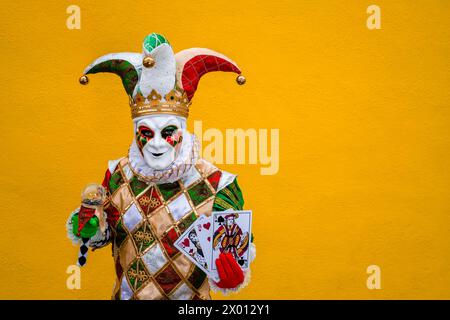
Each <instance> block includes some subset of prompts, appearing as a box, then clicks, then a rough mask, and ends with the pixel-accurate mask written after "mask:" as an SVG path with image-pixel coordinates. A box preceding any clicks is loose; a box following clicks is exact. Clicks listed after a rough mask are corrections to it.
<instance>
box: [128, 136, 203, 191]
mask: <svg viewBox="0 0 450 320" xmlns="http://www.w3.org/2000/svg"><path fill="white" fill-rule="evenodd" d="M198 150H199V146H198V141H197V137H196V136H195V135H194V134H190V133H189V132H187V131H186V132H185V133H184V134H183V142H182V143H181V147H180V152H179V154H178V156H177V157H176V158H175V160H174V161H173V162H172V164H171V165H170V166H169V167H167V168H166V169H163V170H156V169H153V168H150V167H149V166H148V165H147V163H146V162H145V160H144V157H143V156H142V153H141V151H140V150H139V148H138V146H137V144H136V141H135V140H133V142H132V144H131V146H130V150H129V151H128V160H129V163H130V168H131V170H132V171H133V172H134V173H135V174H136V175H137V176H138V177H139V178H140V179H141V180H144V181H145V182H148V183H172V182H175V181H177V180H179V179H181V178H182V177H183V176H184V175H185V174H187V173H188V172H189V170H190V169H191V168H192V167H193V166H194V165H195V164H196V163H197V160H198V154H199V152H198Z"/></svg>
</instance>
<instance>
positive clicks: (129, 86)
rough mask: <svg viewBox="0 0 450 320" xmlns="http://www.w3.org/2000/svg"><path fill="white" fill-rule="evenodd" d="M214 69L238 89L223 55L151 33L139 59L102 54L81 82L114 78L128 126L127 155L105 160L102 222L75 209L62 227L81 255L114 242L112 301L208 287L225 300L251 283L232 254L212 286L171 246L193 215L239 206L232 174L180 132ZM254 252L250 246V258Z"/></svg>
mask: <svg viewBox="0 0 450 320" xmlns="http://www.w3.org/2000/svg"><path fill="white" fill-rule="evenodd" d="M211 71H226V72H234V73H236V74H238V77H237V79H236V80H237V82H238V83H239V84H243V83H244V82H245V78H244V77H243V76H242V75H241V71H240V69H239V68H238V67H237V65H236V63H234V62H233V61H231V60H230V59H229V58H227V57H226V56H224V55H222V54H219V53H217V52H214V51H212V50H209V49H201V48H192V49H187V50H183V51H181V52H178V53H177V54H174V52H173V50H172V47H171V45H170V44H169V42H168V41H167V39H166V38H165V37H164V36H162V35H159V34H155V33H153V34H151V35H149V36H147V37H146V38H145V39H144V42H143V53H142V54H141V53H113V54H108V55H105V56H102V57H100V58H98V59H97V60H95V61H94V62H93V63H92V64H91V65H89V66H88V67H87V68H86V69H85V72H84V75H83V76H82V77H81V78H80V83H81V84H87V83H88V81H89V79H88V78H87V75H88V74H94V73H98V72H111V73H115V74H117V75H118V76H120V77H121V79H122V83H123V86H124V88H125V91H126V93H127V94H128V97H129V100H130V108H131V117H132V119H133V126H134V139H133V141H132V143H131V146H130V148H129V152H128V155H127V156H126V157H123V158H120V159H118V160H115V161H110V162H109V164H108V169H107V170H106V174H105V178H104V180H103V183H102V185H103V187H104V188H105V191H106V197H105V200H104V202H103V205H102V208H97V209H96V211H95V212H97V213H98V212H102V213H103V214H104V216H103V217H101V216H100V218H99V217H98V216H93V214H91V216H86V215H84V214H83V215H82V213H83V212H84V211H80V208H78V209H77V210H75V211H74V212H73V213H72V214H71V215H70V217H69V219H68V222H67V229H68V235H69V238H70V239H72V240H73V242H75V243H83V244H85V245H86V248H85V250H83V251H84V252H86V251H87V246H89V247H91V248H92V249H97V248H101V247H104V246H106V245H108V244H109V243H111V244H112V252H113V257H114V263H115V270H116V276H117V279H116V283H115V287H114V289H113V294H112V298H113V299H121V300H125V299H210V289H213V290H215V291H217V290H219V291H222V292H223V293H228V292H230V291H238V290H239V289H240V288H242V287H243V286H245V285H246V284H247V283H248V282H249V279H250V269H248V270H246V271H245V272H244V271H242V270H241V268H240V267H239V265H238V264H237V263H236V261H235V259H234V258H233V257H232V255H230V254H225V253H223V254H221V255H220V256H219V259H218V260H219V261H216V263H219V264H220V265H221V272H219V276H220V281H218V282H215V281H214V280H212V279H209V278H208V277H207V276H206V274H205V273H204V272H203V271H202V270H200V269H199V268H198V267H197V266H195V265H194V264H193V263H192V262H190V260H189V259H188V258H186V256H184V255H183V254H182V253H181V252H179V251H178V250H177V249H176V248H175V247H174V242H175V240H176V239H177V238H178V237H179V236H180V235H181V234H182V233H183V232H184V231H185V230H186V229H187V228H188V227H189V226H190V225H191V224H192V223H193V222H194V221H195V220H196V219H197V218H198V217H199V216H200V215H210V214H211V212H212V211H224V210H228V209H234V210H241V209H243V204H244V200H243V197H242V193H241V190H240V188H239V185H238V183H237V181H236V176H235V175H233V174H231V173H228V172H226V171H223V170H220V169H218V168H216V167H215V166H214V165H212V164H211V163H209V162H207V161H205V160H204V159H202V158H200V157H199V146H198V141H197V139H196V137H195V135H193V134H190V133H189V132H188V131H187V129H186V119H187V117H188V112H189V106H190V104H191V101H192V98H193V96H194V94H195V91H196V89H197V85H198V82H199V80H200V78H201V77H202V76H203V75H204V74H205V73H208V72H211ZM82 208H84V207H82ZM91 211H92V212H94V210H93V209H92V210H91ZM86 217H87V218H86ZM99 220H100V221H99ZM102 221H103V223H100V222H102ZM100 225H103V227H100ZM82 240H83V242H82ZM255 253H256V250H255V247H254V245H253V243H252V244H251V258H252V257H254V256H255ZM82 254H84V253H83V252H82Z"/></svg>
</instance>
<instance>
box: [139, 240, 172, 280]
mask: <svg viewBox="0 0 450 320" xmlns="http://www.w3.org/2000/svg"><path fill="white" fill-rule="evenodd" d="M142 261H144V264H145V265H146V267H147V269H148V270H149V271H150V273H151V274H155V273H156V272H158V270H159V269H161V268H162V267H163V266H164V265H165V264H166V262H167V258H166V257H165V256H164V253H163V252H162V250H161V247H160V246H159V244H156V245H154V246H153V247H152V248H150V250H148V251H147V253H146V254H144V255H143V256H142Z"/></svg>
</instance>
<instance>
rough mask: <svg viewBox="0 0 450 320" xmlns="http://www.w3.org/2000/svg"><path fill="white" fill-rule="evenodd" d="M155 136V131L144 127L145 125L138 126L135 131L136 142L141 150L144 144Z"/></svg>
mask: <svg viewBox="0 0 450 320" xmlns="http://www.w3.org/2000/svg"><path fill="white" fill-rule="evenodd" d="M154 136H155V133H154V132H153V130H152V129H150V128H148V127H146V126H140V127H139V128H138V131H137V132H136V142H137V144H138V146H139V149H141V150H142V148H144V146H145V145H146V144H147V142H149V141H150V140H151V139H152V138H153V137H154Z"/></svg>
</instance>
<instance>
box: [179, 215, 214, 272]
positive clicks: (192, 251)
mask: <svg viewBox="0 0 450 320" xmlns="http://www.w3.org/2000/svg"><path fill="white" fill-rule="evenodd" d="M195 227H196V224H195V223H193V224H192V225H191V226H190V227H189V228H188V229H187V230H186V231H185V232H184V233H183V234H182V235H181V236H180V237H179V238H178V239H177V241H176V242H175V244H174V246H175V247H176V248H177V249H178V250H180V251H181V252H182V253H183V254H185V255H186V257H187V258H188V259H189V260H191V261H192V262H193V263H194V264H195V265H197V266H198V267H199V268H200V269H201V270H202V271H203V272H205V273H206V274H209V261H208V260H207V259H206V258H205V254H204V251H203V248H202V247H201V244H200V241H199V239H198V234H197V231H196V229H195Z"/></svg>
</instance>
